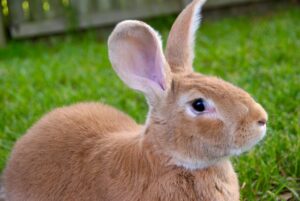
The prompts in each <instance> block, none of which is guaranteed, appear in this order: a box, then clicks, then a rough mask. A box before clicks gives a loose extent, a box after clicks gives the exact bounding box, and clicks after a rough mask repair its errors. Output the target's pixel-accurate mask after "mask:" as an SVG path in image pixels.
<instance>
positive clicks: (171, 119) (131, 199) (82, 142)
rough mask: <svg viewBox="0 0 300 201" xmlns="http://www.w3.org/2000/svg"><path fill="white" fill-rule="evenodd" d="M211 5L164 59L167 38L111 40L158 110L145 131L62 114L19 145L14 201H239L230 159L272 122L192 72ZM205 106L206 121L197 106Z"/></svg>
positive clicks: (130, 123) (120, 66)
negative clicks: (195, 48)
mask: <svg viewBox="0 0 300 201" xmlns="http://www.w3.org/2000/svg"><path fill="white" fill-rule="evenodd" d="M203 3H204V1H203V0H194V1H193V2H192V3H191V4H190V5H189V6H188V7H187V8H186V9H185V10H184V11H183V12H182V13H181V15H180V16H179V17H178V18H177V20H176V22H175V24H174V26H173V28H172V30H171V33H170V36H169V39H168V44H167V51H166V56H164V54H163V51H162V46H161V41H160V37H159V35H158V34H157V33H156V32H155V31H154V30H153V29H152V28H151V27H150V26H148V25H146V24H144V23H142V22H138V21H125V22H122V23H120V24H119V25H118V26H117V27H116V29H115V30H114V32H113V33H112V35H111V37H110V39H109V43H108V45H109V52H110V59H111V62H112V64H113V67H114V69H115V70H116V72H117V73H118V75H119V76H120V78H121V79H122V80H123V81H124V82H125V83H126V84H127V85H128V86H130V87H131V88H133V89H136V90H139V91H141V92H143V93H144V94H145V96H146V98H147V100H148V103H149V114H148V117H147V122H146V124H145V125H143V126H142V125H138V124H137V123H136V122H135V121H134V120H132V119H131V118H130V117H128V116H127V115H126V114H124V113H122V112H120V111H117V110H116V109H114V108H112V107H110V106H106V105H103V104H100V103H82V104H77V105H73V106H69V107H63V108H60V109H56V110H54V111H52V112H50V113H49V114H47V115H46V116H44V117H43V118H42V119H41V120H40V121H39V122H38V123H36V124H35V125H34V126H33V127H32V128H31V129H30V130H29V131H28V132H27V133H26V134H25V135H24V136H23V137H22V138H21V139H20V140H19V141H18V142H17V143H16V145H15V147H14V149H13V152H12V154H11V157H10V160H9V161H8V164H7V167H6V170H5V187H6V195H7V199H8V201H58V200H59V201H171V200H172V201H196V200H199V201H200V200H201V201H207V200H212V201H215V200H217V201H229V200H230V201H237V200H239V186H238V180H237V176H236V174H235V172H234V170H233V168H232V165H231V163H230V161H229V159H228V158H229V156H231V155H236V154H240V153H242V152H243V151H245V150H248V149H250V148H251V147H252V146H253V145H255V144H256V143H257V142H258V141H259V140H261V139H262V137H263V136H264V135H265V132H266V121H267V114H266V112H265V111H264V109H263V108H262V107H261V106H260V105H259V104H258V103H256V102H255V101H254V100H253V98H251V96H250V95H248V94H247V93H246V92H245V91H243V90H242V89H240V88H237V87H235V86H233V85H231V84H229V83H227V82H225V81H223V80H221V79H218V78H215V77H209V76H204V75H200V74H197V73H195V72H193V68H192V63H193V45H194V34H195V31H196V27H197V26H198V21H199V20H198V17H197V14H198V11H199V10H200V9H201V7H202V5H203ZM198 98H202V99H204V100H205V101H206V102H207V104H208V108H209V109H208V110H207V112H205V113H203V114H202V113H201V114H198V113H195V112H193V110H192V108H191V102H193V101H194V100H195V99H198Z"/></svg>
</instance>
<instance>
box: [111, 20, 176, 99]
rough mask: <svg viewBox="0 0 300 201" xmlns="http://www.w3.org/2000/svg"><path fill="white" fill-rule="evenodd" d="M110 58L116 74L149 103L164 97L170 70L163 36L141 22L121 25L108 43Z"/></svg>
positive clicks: (125, 22) (128, 22) (129, 22)
mask: <svg viewBox="0 0 300 201" xmlns="http://www.w3.org/2000/svg"><path fill="white" fill-rule="evenodd" d="M108 48H109V57H110V61H111V63H112V66H113V68H114V70H115V71H116V72H117V74H118V75H119V77H120V78H121V79H122V80H123V81H124V82H125V83H126V84H127V85H128V86H129V87H131V88H133V89H135V90H138V91H141V92H143V93H144V94H145V96H146V97H147V98H148V100H149V101H150V102H151V101H154V100H157V98H159V97H160V96H162V95H163V94H164V93H165V91H166V90H167V88H168V85H169V78H168V77H169V74H170V73H169V66H168V64H167V62H166V59H165V57H164V54H163V50H162V44H161V40H160V37H159V35H158V34H157V32H155V31H154V30H153V29H152V28H151V27H150V26H148V25H147V24H145V23H143V22H139V21H124V22H121V23H120V24H118V25H117V27H116V28H115V30H114V31H113V33H112V34H111V36H110V38H109V40H108Z"/></svg>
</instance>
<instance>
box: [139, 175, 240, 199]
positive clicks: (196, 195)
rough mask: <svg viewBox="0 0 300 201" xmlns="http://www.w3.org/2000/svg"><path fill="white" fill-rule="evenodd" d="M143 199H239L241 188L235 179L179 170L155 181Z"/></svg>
mask: <svg viewBox="0 0 300 201" xmlns="http://www.w3.org/2000/svg"><path fill="white" fill-rule="evenodd" d="M200 176H201V177H200ZM141 200H144V201H148V200H149V201H150V200H151V201H154V200H160V201H164V200H172V201H214V200H216V201H229V200H230V201H238V200H239V188H238V183H237V181H235V180H231V179H228V180H227V179H225V180H224V178H218V177H203V175H197V174H196V175H195V174H191V173H188V172H179V173H177V174H175V175H174V174H171V175H166V176H163V177H161V178H159V179H158V180H157V181H153V183H151V184H150V185H149V186H148V188H146V189H145V190H144V191H143V193H142V199H141Z"/></svg>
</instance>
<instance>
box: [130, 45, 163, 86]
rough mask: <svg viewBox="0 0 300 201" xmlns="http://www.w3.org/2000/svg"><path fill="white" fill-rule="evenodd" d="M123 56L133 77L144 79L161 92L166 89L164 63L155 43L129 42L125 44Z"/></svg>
mask: <svg viewBox="0 0 300 201" xmlns="http://www.w3.org/2000/svg"><path fill="white" fill-rule="evenodd" d="M126 46H127V48H125V51H128V52H126V53H125V55H127V56H125V57H126V58H127V59H126V60H127V61H126V63H127V64H126V65H127V67H126V68H127V69H128V71H130V73H132V74H134V75H135V76H138V77H142V78H146V79H148V80H150V81H152V82H154V83H156V84H157V85H159V87H160V88H161V89H162V90H165V89H166V86H165V78H164V74H163V68H164V62H163V58H162V55H161V53H160V51H159V49H158V47H157V44H156V43H155V41H153V42H151V41H147V42H146V41H145V42H144V41H143V42H139V43H138V42H137V41H135V40H130V41H127V42H126Z"/></svg>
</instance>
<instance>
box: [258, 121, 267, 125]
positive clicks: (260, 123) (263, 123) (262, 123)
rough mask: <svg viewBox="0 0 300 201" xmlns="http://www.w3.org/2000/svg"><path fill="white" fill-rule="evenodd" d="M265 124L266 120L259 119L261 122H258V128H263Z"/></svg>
mask: <svg viewBox="0 0 300 201" xmlns="http://www.w3.org/2000/svg"><path fill="white" fill-rule="evenodd" d="M266 123H267V120H266V119H261V120H259V121H258V124H259V125H260V126H264V125H266Z"/></svg>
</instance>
